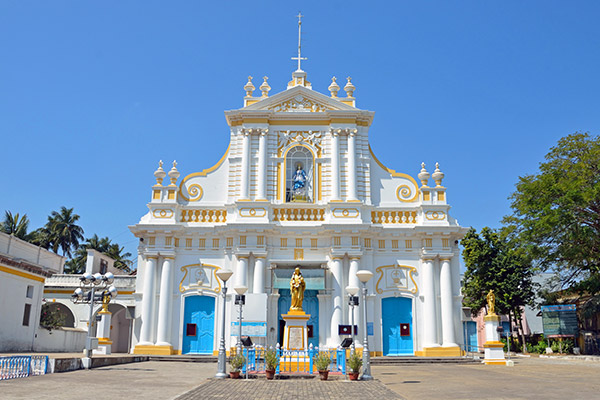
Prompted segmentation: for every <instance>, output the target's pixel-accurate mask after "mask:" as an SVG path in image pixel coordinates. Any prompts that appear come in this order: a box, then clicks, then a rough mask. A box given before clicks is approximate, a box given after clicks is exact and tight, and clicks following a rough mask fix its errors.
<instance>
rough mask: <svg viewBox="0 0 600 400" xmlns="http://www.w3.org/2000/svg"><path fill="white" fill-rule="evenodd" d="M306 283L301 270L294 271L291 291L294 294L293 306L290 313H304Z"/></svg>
mask: <svg viewBox="0 0 600 400" xmlns="http://www.w3.org/2000/svg"><path fill="white" fill-rule="evenodd" d="M305 288H306V283H305V282H304V277H303V276H302V273H301V272H300V268H296V269H295V270H294V274H293V275H292V279H291V280H290V290H291V292H292V305H291V307H290V311H302V302H303V301H304V289H305Z"/></svg>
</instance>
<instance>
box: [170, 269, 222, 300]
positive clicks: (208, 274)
mask: <svg viewBox="0 0 600 400" xmlns="http://www.w3.org/2000/svg"><path fill="white" fill-rule="evenodd" d="M180 269H181V271H182V272H183V278H181V282H179V291H180V292H181V293H184V292H186V291H188V290H199V289H201V290H205V291H208V292H213V293H220V292H221V281H220V280H219V279H218V278H217V270H219V269H221V267H218V266H216V265H211V264H204V263H202V265H201V264H189V265H184V266H183V267H181V268H180Z"/></svg>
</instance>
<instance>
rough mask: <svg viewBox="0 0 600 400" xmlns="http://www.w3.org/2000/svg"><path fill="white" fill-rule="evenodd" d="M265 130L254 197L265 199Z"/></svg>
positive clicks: (259, 142)
mask: <svg viewBox="0 0 600 400" xmlns="http://www.w3.org/2000/svg"><path fill="white" fill-rule="evenodd" d="M267 132H268V129H265V130H262V131H261V132H260V136H259V137H258V185H257V193H256V197H257V198H258V199H259V200H266V199H267ZM260 293H262V292H260Z"/></svg>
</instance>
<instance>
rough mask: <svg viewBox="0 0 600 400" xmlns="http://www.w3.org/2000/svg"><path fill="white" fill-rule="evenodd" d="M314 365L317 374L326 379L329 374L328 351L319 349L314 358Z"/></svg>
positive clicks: (323, 379) (329, 359)
mask: <svg viewBox="0 0 600 400" xmlns="http://www.w3.org/2000/svg"><path fill="white" fill-rule="evenodd" d="M314 361H315V365H316V366H317V371H319V376H320V377H321V380H322V381H326V380H327V377H328V376H329V364H331V357H329V353H327V352H324V351H320V352H319V353H318V354H317V355H316V356H315V358H314Z"/></svg>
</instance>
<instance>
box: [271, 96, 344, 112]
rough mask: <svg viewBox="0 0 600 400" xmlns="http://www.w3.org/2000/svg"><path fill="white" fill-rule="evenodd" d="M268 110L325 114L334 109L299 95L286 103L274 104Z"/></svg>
mask: <svg viewBox="0 0 600 400" xmlns="http://www.w3.org/2000/svg"><path fill="white" fill-rule="evenodd" d="M267 109H268V110H271V111H274V112H325V111H327V110H332V109H333V108H332V107H329V106H327V105H325V104H323V103H319V102H316V101H314V100H311V99H309V98H306V97H305V96H302V95H297V96H295V97H293V98H291V99H288V100H286V101H284V102H281V103H277V104H273V105H271V106H269V107H268V108H267Z"/></svg>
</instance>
